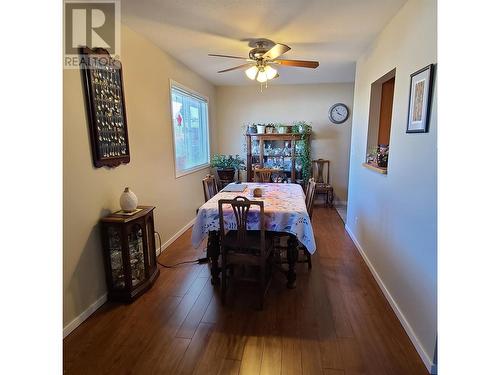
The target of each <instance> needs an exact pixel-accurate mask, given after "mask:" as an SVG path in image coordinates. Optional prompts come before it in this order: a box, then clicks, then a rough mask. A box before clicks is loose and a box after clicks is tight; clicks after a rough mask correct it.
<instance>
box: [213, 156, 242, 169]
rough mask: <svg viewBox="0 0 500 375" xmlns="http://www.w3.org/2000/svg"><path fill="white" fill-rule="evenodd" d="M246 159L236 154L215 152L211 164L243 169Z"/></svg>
mask: <svg viewBox="0 0 500 375" xmlns="http://www.w3.org/2000/svg"><path fill="white" fill-rule="evenodd" d="M244 164H245V161H244V160H243V159H242V158H241V157H240V156H239V155H238V154H236V155H235V156H234V157H233V155H223V154H215V155H214V156H212V159H211V160H210V166H211V167H212V168H217V169H241V168H242V167H243V165H244Z"/></svg>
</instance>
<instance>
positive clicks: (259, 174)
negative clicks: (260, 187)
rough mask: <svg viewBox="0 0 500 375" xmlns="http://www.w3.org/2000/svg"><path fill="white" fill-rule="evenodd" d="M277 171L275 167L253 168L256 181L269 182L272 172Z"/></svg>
mask: <svg viewBox="0 0 500 375" xmlns="http://www.w3.org/2000/svg"><path fill="white" fill-rule="evenodd" d="M276 172H279V170H277V169H272V168H255V169H254V173H255V177H256V180H257V182H266V183H267V182H271V176H272V174H273V173H276Z"/></svg>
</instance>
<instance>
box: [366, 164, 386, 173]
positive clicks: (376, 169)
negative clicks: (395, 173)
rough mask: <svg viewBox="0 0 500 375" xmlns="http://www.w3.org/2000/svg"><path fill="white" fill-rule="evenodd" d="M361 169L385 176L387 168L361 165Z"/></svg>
mask: <svg viewBox="0 0 500 375" xmlns="http://www.w3.org/2000/svg"><path fill="white" fill-rule="evenodd" d="M363 167H365V168H368V169H371V170H372V171H375V172H377V173H380V174H387V168H382V167H377V166H376V165H372V164H368V163H363Z"/></svg>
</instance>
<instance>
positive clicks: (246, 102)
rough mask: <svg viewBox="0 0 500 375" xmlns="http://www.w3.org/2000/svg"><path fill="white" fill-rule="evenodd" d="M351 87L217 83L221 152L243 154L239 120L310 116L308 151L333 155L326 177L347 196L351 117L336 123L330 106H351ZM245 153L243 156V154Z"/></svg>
mask: <svg viewBox="0 0 500 375" xmlns="http://www.w3.org/2000/svg"><path fill="white" fill-rule="evenodd" d="M241 74H243V73H241ZM353 90H354V85H353V84H352V83H331V84H314V85H275V84H273V83H272V82H271V83H270V84H269V86H268V88H267V89H264V90H263V91H262V92H260V87H259V85H258V84H255V85H249V86H221V87H217V134H218V145H219V152H220V153H225V154H231V153H232V154H236V153H239V154H240V155H241V154H243V151H242V141H243V139H244V137H243V135H242V130H241V126H242V125H244V124H246V123H276V122H284V123H287V124H288V123H291V122H293V121H298V120H304V121H308V122H311V123H312V127H313V137H312V143H311V151H312V157H313V158H323V159H329V160H330V161H331V166H330V183H332V184H333V187H334V189H335V192H336V194H337V195H338V199H339V200H341V201H346V200H347V181H348V169H349V145H350V139H351V117H349V119H348V120H347V121H346V122H345V123H343V124H341V125H334V124H332V123H331V122H330V120H329V119H328V110H329V108H330V106H331V105H333V104H334V103H337V102H342V103H345V104H346V105H347V106H348V107H349V110H352V99H353ZM243 156H244V157H245V160H246V155H243Z"/></svg>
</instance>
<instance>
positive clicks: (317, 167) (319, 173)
mask: <svg viewBox="0 0 500 375" xmlns="http://www.w3.org/2000/svg"><path fill="white" fill-rule="evenodd" d="M312 168H313V178H314V181H316V183H317V184H329V183H330V160H326V159H316V160H313V161H312Z"/></svg>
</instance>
